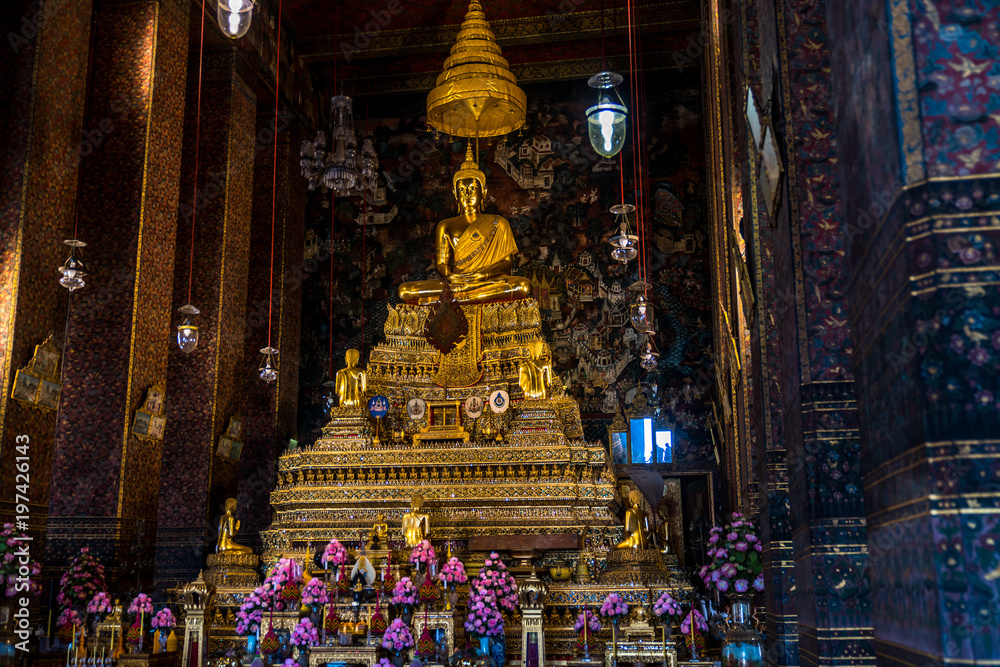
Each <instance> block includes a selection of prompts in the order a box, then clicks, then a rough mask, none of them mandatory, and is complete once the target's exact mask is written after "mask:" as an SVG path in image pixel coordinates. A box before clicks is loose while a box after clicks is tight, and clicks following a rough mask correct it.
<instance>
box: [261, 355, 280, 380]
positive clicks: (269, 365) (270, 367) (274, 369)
mask: <svg viewBox="0 0 1000 667" xmlns="http://www.w3.org/2000/svg"><path fill="white" fill-rule="evenodd" d="M260 353H261V354H263V355H264V358H263V359H261V360H260V367H259V368H258V369H257V370H259V371H260V379H261V380H263V381H264V382H267V383H268V384H271V383H272V382H274V381H275V380H277V379H278V360H277V359H275V357H276V356H278V350H277V348H273V347H270V346H268V347H265V348H262V349H261V351H260Z"/></svg>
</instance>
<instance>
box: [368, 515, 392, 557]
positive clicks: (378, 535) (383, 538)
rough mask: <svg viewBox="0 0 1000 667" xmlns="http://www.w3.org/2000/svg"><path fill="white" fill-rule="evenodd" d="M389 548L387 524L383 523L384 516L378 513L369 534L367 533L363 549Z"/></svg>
mask: <svg viewBox="0 0 1000 667" xmlns="http://www.w3.org/2000/svg"><path fill="white" fill-rule="evenodd" d="M388 547H389V524H387V523H386V522H385V515H384V514H381V513H379V515H378V516H377V517H376V518H375V524H374V525H373V526H372V529H371V532H370V533H368V543H367V544H366V545H365V549H371V550H373V551H374V550H376V549H387V548H388Z"/></svg>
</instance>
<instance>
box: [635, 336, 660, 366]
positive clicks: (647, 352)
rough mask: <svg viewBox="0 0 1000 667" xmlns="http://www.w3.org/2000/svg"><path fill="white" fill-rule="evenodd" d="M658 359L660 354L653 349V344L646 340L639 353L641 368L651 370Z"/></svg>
mask: <svg viewBox="0 0 1000 667" xmlns="http://www.w3.org/2000/svg"><path fill="white" fill-rule="evenodd" d="M659 359H660V355H659V354H658V353H657V352H656V350H654V349H653V344H652V343H651V342H649V341H647V342H646V345H645V346H644V347H643V349H642V354H641V355H639V365H640V366H642V368H643V370H647V371H651V370H653V369H654V368H656V362H657V361H659Z"/></svg>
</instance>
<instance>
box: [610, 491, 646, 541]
mask: <svg viewBox="0 0 1000 667" xmlns="http://www.w3.org/2000/svg"><path fill="white" fill-rule="evenodd" d="M628 500H629V502H630V503H632V507H630V508H629V509H628V511H626V512H625V532H626V533H628V537H626V538H625V539H624V540H622V541H621V542H620V543H618V544H616V545H615V549H645V548H646V539H647V535H648V533H649V517H648V516H647V515H646V512H645V511H643V509H642V507H640V504H641V503H642V494H641V493H639V491H638V490H636V489H633V490H632V492H631V493H629V494H628Z"/></svg>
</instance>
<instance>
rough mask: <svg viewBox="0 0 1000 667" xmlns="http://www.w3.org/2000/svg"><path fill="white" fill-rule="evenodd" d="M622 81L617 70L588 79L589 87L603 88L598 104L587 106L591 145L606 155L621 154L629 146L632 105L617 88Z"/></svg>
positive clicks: (600, 73) (602, 154)
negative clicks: (627, 121)
mask: <svg viewBox="0 0 1000 667" xmlns="http://www.w3.org/2000/svg"><path fill="white" fill-rule="evenodd" d="M621 82H622V75H621V74H617V73H616V72H598V73H597V74H595V75H594V76H592V77H590V79H589V80H588V81H587V85H588V86H590V87H591V88H596V89H597V90H599V91H600V92H599V93H598V96H597V104H595V105H594V106H592V107H590V108H589V109H587V133H588V135H589V136H590V145H591V146H593V147H594V150H595V151H597V154H598V155H600V156H602V157H606V158H610V157H614V156H616V155H618V153H620V152H621V150H622V146H624V145H625V119H626V117H627V116H628V108H627V107H626V106H625V103H624V102H623V101H622V98H621V95H619V94H618V91H617V90H616V87H617V86H618V84H620V83H621ZM612 96H613V97H612ZM615 99H617V102H616V101H615Z"/></svg>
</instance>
